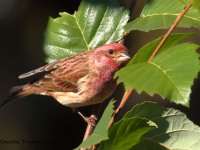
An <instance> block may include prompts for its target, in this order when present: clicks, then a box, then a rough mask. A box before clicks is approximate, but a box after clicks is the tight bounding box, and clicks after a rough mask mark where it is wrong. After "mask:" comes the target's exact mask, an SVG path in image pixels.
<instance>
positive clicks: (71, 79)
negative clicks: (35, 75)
mask: <svg viewBox="0 0 200 150" xmlns="http://www.w3.org/2000/svg"><path fill="white" fill-rule="evenodd" d="M46 68H51V69H48V70H47V69H46ZM39 70H41V69H39ZM42 70H44V71H49V70H52V71H51V72H50V73H48V74H46V75H45V76H44V77H43V78H42V79H40V80H38V81H37V82H36V84H39V86H40V87H42V88H43V89H45V90H48V91H65V92H78V90H79V89H78V86H77V82H78V81H79V79H81V78H83V77H85V76H86V75H87V74H88V73H89V63H88V56H87V55H84V54H81V55H76V56H74V57H70V58H66V59H63V60H61V61H60V62H57V63H55V64H54V65H53V66H52V65H51V67H49V66H46V67H44V68H43V69H42Z"/></svg>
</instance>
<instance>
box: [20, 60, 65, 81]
mask: <svg viewBox="0 0 200 150" xmlns="http://www.w3.org/2000/svg"><path fill="white" fill-rule="evenodd" d="M61 61H62V60H57V61H54V62H52V63H49V64H47V65H45V66H42V67H40V68H37V69H35V70H32V71H29V72H27V73H24V74H22V75H20V76H19V79H23V78H26V77H30V76H32V75H34V74H37V73H40V72H44V71H51V70H53V69H56V65H57V64H59V62H61Z"/></svg>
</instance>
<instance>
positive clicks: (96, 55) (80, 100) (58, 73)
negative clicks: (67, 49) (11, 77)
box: [1, 43, 130, 108]
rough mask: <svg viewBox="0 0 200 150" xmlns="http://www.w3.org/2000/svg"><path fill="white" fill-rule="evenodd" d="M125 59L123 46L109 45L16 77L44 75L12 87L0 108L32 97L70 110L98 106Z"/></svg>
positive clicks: (104, 97) (110, 90) (126, 59)
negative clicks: (38, 97) (17, 100)
mask: <svg viewBox="0 0 200 150" xmlns="http://www.w3.org/2000/svg"><path fill="white" fill-rule="evenodd" d="M128 60H130V55H129V54H128V49H127V48H126V47H125V46H124V45H123V44H119V43H110V44H105V45H103V46H100V47H97V48H95V49H94V50H91V51H86V52H82V53H79V54H76V55H73V56H70V57H67V58H63V59H61V60H57V61H54V62H51V63H49V64H47V65H45V66H43V67H40V68H37V69H35V70H32V71H29V72H27V73H24V74H22V75H20V76H19V79H24V78H27V77H30V76H33V75H35V74H38V73H42V72H43V73H44V75H43V76H42V77H41V78H38V79H36V80H34V81H31V82H29V83H27V84H24V85H19V86H15V87H13V88H12V89H11V90H10V94H9V96H8V98H7V99H6V100H5V101H4V102H3V104H2V105H1V107H2V106H4V105H6V104H8V103H9V102H11V101H13V100H15V99H19V98H21V97H25V96H28V95H32V94H39V95H46V96H51V97H53V98H54V99H55V100H57V101H58V102H59V103H61V104H62V105H65V106H68V107H71V108H78V107H84V106H89V105H94V104H98V103H102V102H103V101H104V100H105V99H106V98H108V97H109V96H110V95H111V94H112V93H113V92H114V90H115V88H116V86H117V81H116V80H117V78H114V73H115V72H116V71H117V70H119V69H120V68H121V67H122V64H123V63H125V62H127V61H128Z"/></svg>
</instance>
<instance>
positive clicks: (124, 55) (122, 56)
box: [117, 52, 131, 63]
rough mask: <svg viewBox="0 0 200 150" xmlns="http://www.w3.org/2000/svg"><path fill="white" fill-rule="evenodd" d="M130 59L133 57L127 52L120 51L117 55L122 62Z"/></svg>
mask: <svg viewBox="0 0 200 150" xmlns="http://www.w3.org/2000/svg"><path fill="white" fill-rule="evenodd" d="M129 59H131V57H130V56H129V54H128V53H127V52H120V53H119V55H118V57H117V61H118V62H120V63H122V62H125V61H128V60H129Z"/></svg>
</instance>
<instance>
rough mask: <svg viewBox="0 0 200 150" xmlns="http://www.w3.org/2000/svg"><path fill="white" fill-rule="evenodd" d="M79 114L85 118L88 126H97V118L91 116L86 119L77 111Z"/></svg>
mask: <svg viewBox="0 0 200 150" xmlns="http://www.w3.org/2000/svg"><path fill="white" fill-rule="evenodd" d="M76 111H77V110H76ZM77 113H78V114H79V115H80V116H81V117H82V118H83V120H84V121H85V122H87V124H89V125H91V126H95V125H96V121H97V117H96V116H94V115H91V116H90V117H85V116H84V115H83V114H82V113H81V112H80V111H77Z"/></svg>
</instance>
